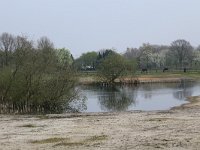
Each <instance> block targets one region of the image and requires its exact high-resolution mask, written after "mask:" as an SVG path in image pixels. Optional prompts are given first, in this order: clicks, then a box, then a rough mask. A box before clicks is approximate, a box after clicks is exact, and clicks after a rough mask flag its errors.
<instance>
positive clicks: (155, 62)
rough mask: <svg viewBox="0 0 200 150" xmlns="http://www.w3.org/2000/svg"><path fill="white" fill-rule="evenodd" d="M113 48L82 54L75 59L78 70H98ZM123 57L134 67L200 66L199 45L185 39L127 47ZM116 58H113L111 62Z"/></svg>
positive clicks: (195, 67) (181, 67)
mask: <svg viewBox="0 0 200 150" xmlns="http://www.w3.org/2000/svg"><path fill="white" fill-rule="evenodd" d="M110 52H115V50H113V49H105V50H100V51H99V52H94V51H93V52H88V53H84V54H82V55H81V56H80V57H79V58H78V59H76V60H75V64H76V66H77V68H79V70H98V65H99V64H100V62H101V60H104V59H105V58H106V57H107V56H108V54H110ZM121 56H123V57H124V58H125V59H127V60H129V61H132V62H135V64H136V67H135V69H138V70H140V69H156V70H157V69H163V68H171V69H183V68H191V69H198V68H199V67H200V46H199V47H197V48H194V47H192V46H191V44H190V43H189V42H188V41H186V40H182V39H180V40H176V41H174V42H172V43H171V45H170V46H163V45H151V44H149V43H147V44H143V45H142V46H141V47H139V48H127V50H126V52H125V53H124V54H122V55H121ZM114 61H116V59H113V62H114Z"/></svg>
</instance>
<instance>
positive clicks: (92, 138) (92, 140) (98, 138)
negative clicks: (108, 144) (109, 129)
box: [86, 135, 108, 142]
mask: <svg viewBox="0 0 200 150" xmlns="http://www.w3.org/2000/svg"><path fill="white" fill-rule="evenodd" d="M107 137H108V136H107V135H99V136H97V135H95V136H92V137H90V138H88V139H86V140H87V141H88V142H94V141H102V140H106V139H107Z"/></svg>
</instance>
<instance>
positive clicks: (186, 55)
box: [170, 39, 193, 67]
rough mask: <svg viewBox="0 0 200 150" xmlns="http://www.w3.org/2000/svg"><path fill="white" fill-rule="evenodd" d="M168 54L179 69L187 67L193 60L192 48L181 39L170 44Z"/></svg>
mask: <svg viewBox="0 0 200 150" xmlns="http://www.w3.org/2000/svg"><path fill="white" fill-rule="evenodd" d="M170 53H171V57H173V58H175V59H176V60H177V63H178V65H179V67H186V66H188V65H189V64H190V63H191V61H192V59H193V47H192V46H191V45H190V43H189V42H188V41H186V40H183V39H179V40H176V41H174V42H172V43H171V47H170Z"/></svg>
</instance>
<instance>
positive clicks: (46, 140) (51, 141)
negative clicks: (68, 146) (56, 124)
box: [31, 137, 70, 144]
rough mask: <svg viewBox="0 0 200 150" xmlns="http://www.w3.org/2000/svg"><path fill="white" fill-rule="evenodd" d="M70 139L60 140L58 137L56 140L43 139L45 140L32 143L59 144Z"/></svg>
mask: <svg viewBox="0 0 200 150" xmlns="http://www.w3.org/2000/svg"><path fill="white" fill-rule="evenodd" d="M69 140H70V139H69V138H58V137H54V138H48V139H43V140H35V141H31V143H32V144H47V143H57V142H65V141H69Z"/></svg>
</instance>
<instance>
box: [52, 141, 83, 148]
mask: <svg viewBox="0 0 200 150" xmlns="http://www.w3.org/2000/svg"><path fill="white" fill-rule="evenodd" d="M85 144H86V143H85V142H84V141H80V142H61V143H58V144H55V145H54V146H53V147H56V146H82V145H85Z"/></svg>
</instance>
